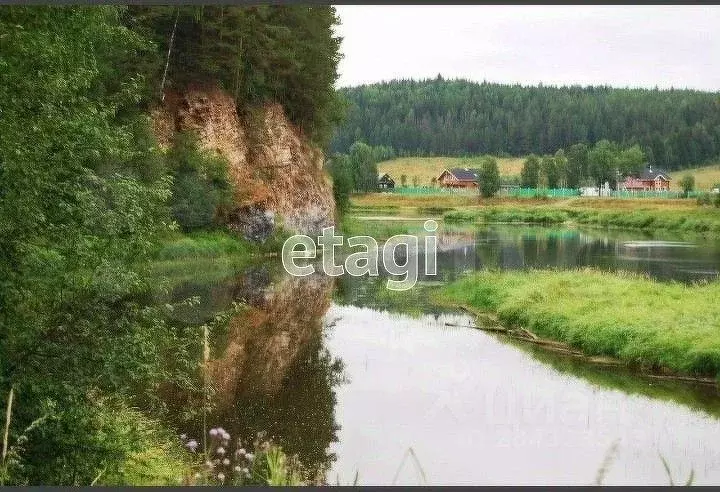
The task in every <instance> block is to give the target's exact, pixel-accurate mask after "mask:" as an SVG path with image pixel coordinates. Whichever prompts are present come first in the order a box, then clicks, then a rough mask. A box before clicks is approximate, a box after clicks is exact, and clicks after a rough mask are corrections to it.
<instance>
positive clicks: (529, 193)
mask: <svg viewBox="0 0 720 492" xmlns="http://www.w3.org/2000/svg"><path fill="white" fill-rule="evenodd" d="M500 194H501V195H506V196H511V197H513V198H534V197H540V196H547V197H550V198H569V197H572V196H580V190H576V189H574V188H510V189H508V190H507V191H506V192H504V193H503V192H502V190H501V192H500Z"/></svg>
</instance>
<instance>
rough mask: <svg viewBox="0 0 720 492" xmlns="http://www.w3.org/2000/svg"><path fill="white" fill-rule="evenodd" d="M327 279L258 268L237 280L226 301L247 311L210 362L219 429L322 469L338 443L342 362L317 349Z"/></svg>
mask: <svg viewBox="0 0 720 492" xmlns="http://www.w3.org/2000/svg"><path fill="white" fill-rule="evenodd" d="M332 286H333V279H332V278H331V277H327V276H325V275H319V274H316V275H310V276H308V277H282V278H281V280H279V281H277V282H274V283H271V276H270V275H269V274H268V273H267V272H266V271H265V270H262V269H258V270H254V271H250V272H246V273H245V274H244V275H243V276H242V277H240V278H238V280H237V283H236V284H235V286H234V291H233V297H234V298H235V299H236V300H239V301H244V302H245V303H246V304H247V305H248V308H247V309H245V310H244V311H243V312H242V313H241V314H239V315H237V316H236V317H235V318H233V319H232V320H231V321H230V323H229V326H228V332H227V336H226V341H225V343H222V348H221V349H220V350H218V351H217V352H218V353H217V355H216V358H215V359H213V360H211V361H210V364H209V368H208V373H209V379H210V381H211V384H212V385H213V387H214V388H215V398H214V403H215V409H214V411H213V415H211V416H210V417H209V420H208V424H209V425H222V426H223V427H225V429H227V430H228V431H229V432H230V433H231V434H232V435H233V436H236V437H240V438H242V439H244V440H245V441H246V442H247V441H248V440H250V439H252V438H253V437H254V436H255V435H256V434H257V433H258V432H261V431H264V432H267V433H268V436H269V437H272V438H273V439H274V440H275V441H276V442H278V443H279V444H280V445H282V446H283V448H284V449H285V450H286V451H287V452H288V453H290V454H295V453H297V454H298V455H299V457H300V459H301V461H302V462H303V464H304V465H306V466H308V467H310V468H313V469H318V468H319V469H327V468H328V467H329V466H330V464H331V462H332V460H333V459H334V456H333V455H331V454H329V453H328V452H327V450H328V448H329V446H330V444H331V443H332V442H334V441H336V440H337V436H336V434H337V430H338V427H337V425H336V423H335V403H336V399H335V393H334V386H336V385H337V384H339V383H340V382H341V380H342V363H341V362H340V361H339V360H334V359H332V357H331V356H330V354H329V353H328V351H327V350H326V349H325V348H324V346H323V318H324V315H325V312H326V311H327V309H328V308H329V306H330V295H331V292H332Z"/></svg>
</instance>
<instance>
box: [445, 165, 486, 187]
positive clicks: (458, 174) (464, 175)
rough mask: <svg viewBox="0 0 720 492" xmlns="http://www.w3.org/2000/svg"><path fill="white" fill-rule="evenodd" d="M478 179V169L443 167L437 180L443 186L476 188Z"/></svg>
mask: <svg viewBox="0 0 720 492" xmlns="http://www.w3.org/2000/svg"><path fill="white" fill-rule="evenodd" d="M479 179H480V171H479V170H478V169H469V168H467V167H465V168H463V167H454V168H452V169H445V170H444V171H443V172H442V174H441V175H440V177H438V179H437V181H438V184H439V185H440V186H441V187H443V188H476V187H477V186H478V180H479Z"/></svg>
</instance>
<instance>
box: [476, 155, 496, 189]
mask: <svg viewBox="0 0 720 492" xmlns="http://www.w3.org/2000/svg"><path fill="white" fill-rule="evenodd" d="M479 181H480V194H481V195H482V196H483V197H485V198H490V197H492V196H495V193H497V192H498V190H499V189H500V170H499V169H498V165H497V161H496V160H495V159H493V158H487V159H485V161H484V162H483V164H482V167H481V168H480V176H479Z"/></svg>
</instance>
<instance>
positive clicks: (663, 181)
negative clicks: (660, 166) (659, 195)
mask: <svg viewBox="0 0 720 492" xmlns="http://www.w3.org/2000/svg"><path fill="white" fill-rule="evenodd" d="M670 179H671V178H670V175H669V174H668V173H666V172H665V171H661V170H656V171H653V168H652V166H650V167H649V168H648V169H646V170H645V171H644V172H643V173H642V174H641V175H640V176H639V177H634V176H628V177H627V178H625V181H623V183H622V188H623V189H624V190H627V191H668V190H670Z"/></svg>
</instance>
